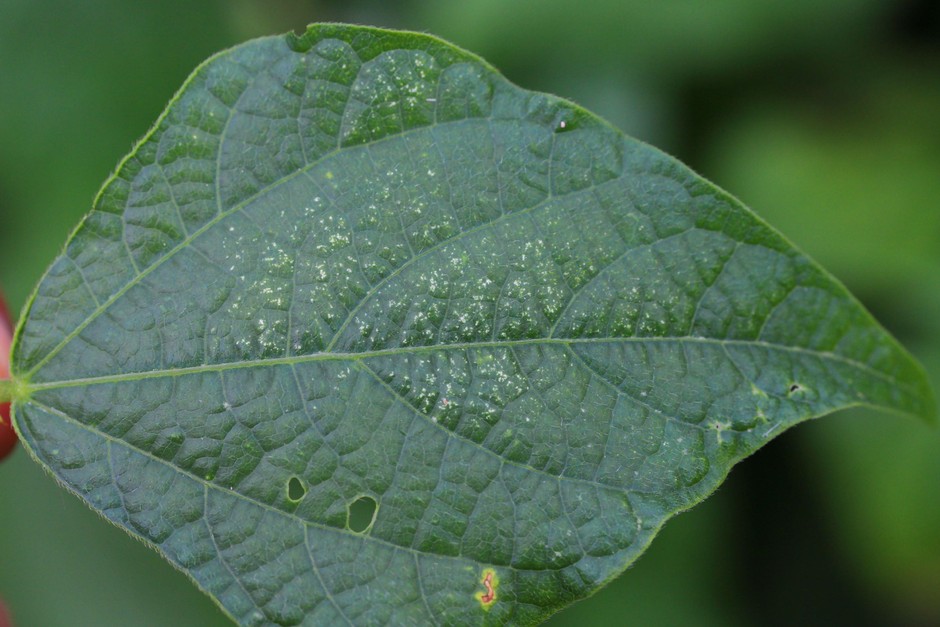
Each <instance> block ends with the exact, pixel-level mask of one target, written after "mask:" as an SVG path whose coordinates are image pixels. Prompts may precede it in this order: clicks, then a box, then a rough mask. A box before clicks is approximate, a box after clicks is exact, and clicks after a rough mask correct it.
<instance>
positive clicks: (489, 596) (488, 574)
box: [476, 569, 499, 609]
mask: <svg viewBox="0 0 940 627" xmlns="http://www.w3.org/2000/svg"><path fill="white" fill-rule="evenodd" d="M480 584H481V585H482V586H483V587H484V588H486V592H477V594H476V598H477V600H478V601H479V602H480V603H482V604H483V607H484V609H489V608H490V606H491V605H493V602H494V601H496V587H497V586H498V585H499V580H498V579H497V578H496V572H495V571H493V570H491V569H486V570H484V571H483V579H482V580H481V581H480Z"/></svg>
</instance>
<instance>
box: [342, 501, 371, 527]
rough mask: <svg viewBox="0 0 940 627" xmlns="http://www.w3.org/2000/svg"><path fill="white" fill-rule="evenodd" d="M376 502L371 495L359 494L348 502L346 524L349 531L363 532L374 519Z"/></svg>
mask: <svg viewBox="0 0 940 627" xmlns="http://www.w3.org/2000/svg"><path fill="white" fill-rule="evenodd" d="M377 509H378V503H376V502H375V499H374V498H372V497H371V496H360V497H359V498H357V499H356V500H355V501H353V502H352V503H350V504H349V508H348V515H347V519H346V526H347V527H349V530H350V531H355V532H356V533H363V532H365V531H366V530H367V529H368V528H369V527H371V526H372V523H373V522H374V521H375V511H376V510H377Z"/></svg>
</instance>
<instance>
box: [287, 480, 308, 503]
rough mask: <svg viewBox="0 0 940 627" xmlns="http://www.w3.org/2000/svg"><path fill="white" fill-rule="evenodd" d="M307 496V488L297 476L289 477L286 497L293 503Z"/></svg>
mask: <svg viewBox="0 0 940 627" xmlns="http://www.w3.org/2000/svg"><path fill="white" fill-rule="evenodd" d="M305 496H307V488H306V487H304V484H303V483H302V482H301V481H300V479H298V478H297V477H291V478H290V479H289V480H288V482H287V498H289V499H290V500H291V501H293V502H294V503H296V502H298V501H300V500H301V499H303V498H304V497H305Z"/></svg>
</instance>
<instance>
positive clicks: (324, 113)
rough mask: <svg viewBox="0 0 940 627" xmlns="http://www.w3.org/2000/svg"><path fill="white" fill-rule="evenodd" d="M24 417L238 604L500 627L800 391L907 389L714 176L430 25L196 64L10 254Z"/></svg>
mask: <svg viewBox="0 0 940 627" xmlns="http://www.w3.org/2000/svg"><path fill="white" fill-rule="evenodd" d="M14 370H15V373H16V375H17V376H18V377H21V378H24V377H25V378H28V381H29V387H30V398H29V399H28V400H26V401H23V402H19V403H18V404H17V406H16V419H17V421H18V424H19V426H20V429H21V430H22V432H23V435H24V440H25V444H26V445H27V446H28V447H29V448H30V449H31V450H32V451H33V452H34V454H35V455H36V456H37V457H38V458H39V459H40V461H42V463H44V464H45V465H47V466H48V467H49V468H50V470H51V471H52V472H53V473H54V474H55V475H56V476H57V477H59V478H60V479H61V480H62V481H63V482H64V483H65V485H66V486H68V487H69V488H70V489H71V490H73V491H74V492H76V493H77V494H79V495H80V496H81V497H82V498H83V499H85V500H86V501H87V502H88V503H89V504H90V505H91V506H92V507H94V508H95V509H97V510H99V511H101V512H102V513H103V514H104V515H105V516H106V517H108V518H109V519H110V520H112V521H114V522H115V523H117V524H118V525H120V526H122V527H124V528H126V529H128V530H129V531H130V532H131V533H133V534H134V535H136V536H138V537H140V538H142V539H144V540H145V541H147V542H149V543H151V544H152V545H153V546H154V547H155V548H157V549H158V550H159V551H160V552H161V553H162V554H163V555H165V556H166V557H167V559H169V560H170V561H172V562H173V563H175V564H176V565H178V566H179V567H180V568H181V569H182V570H184V571H185V572H187V573H188V574H189V575H190V576H191V577H192V578H193V579H194V580H195V582H196V583H197V584H198V585H199V586H200V587H201V588H203V589H204V590H205V591H206V592H207V593H209V594H210V595H212V596H213V597H214V598H215V599H217V600H218V602H219V603H220V605H221V606H222V607H223V608H224V609H225V610H226V611H227V612H228V613H229V614H230V615H231V616H232V617H233V618H234V619H235V620H237V621H238V622H240V623H243V624H249V625H255V624H271V623H274V624H281V625H295V624H301V623H304V624H342V623H349V624H357V625H360V624H363V625H365V624H407V625H414V624H504V623H520V624H527V623H533V622H537V621H539V620H540V619H543V618H544V617H546V616H547V615H549V614H550V613H552V612H554V611H556V610H557V609H558V608H560V607H562V606H564V605H566V604H568V603H570V602H572V601H574V600H576V599H578V598H581V597H584V596H586V595H588V594H590V593H591V592H592V591H594V590H595V589H596V588H598V587H599V586H601V585H603V583H604V582H606V581H607V580H608V579H610V578H611V577H613V576H614V575H616V574H617V573H619V572H620V571H622V570H623V569H624V568H626V567H627V566H628V565H629V564H630V563H631V562H632V561H633V560H634V559H635V558H636V557H637V556H638V555H639V554H640V553H641V552H642V551H643V549H644V548H645V547H646V546H647V544H648V543H649V541H650V540H651V538H652V536H653V535H654V534H655V533H656V531H657V530H658V529H659V527H660V526H661V525H662V524H663V522H664V521H665V520H666V519H667V518H668V517H669V516H671V515H673V514H674V513H676V512H677V511H681V510H683V509H686V508H688V507H690V506H691V505H693V504H695V503H696V502H698V501H700V500H701V499H702V498H704V497H705V496H706V495H707V494H709V493H710V492H711V491H712V490H714V489H715V487H716V486H717V485H718V484H719V483H720V481H721V480H722V479H723V477H724V476H725V475H726V474H727V472H728V471H729V469H730V467H731V466H732V465H733V464H734V462H736V461H737V460H739V459H741V458H742V457H744V456H746V455H748V454H749V453H751V452H753V451H754V450H755V449H756V448H758V447H759V446H760V445H762V444H763V443H764V442H766V441H767V440H769V439H770V438H772V437H774V436H775V435H777V434H779V433H780V432H782V431H783V430H784V429H786V428H788V427H789V426H791V425H793V424H795V423H796V422H799V421H801V420H804V419H807V418H810V417H814V416H818V415H820V414H823V413H826V412H829V411H832V410H834V409H837V408H840V407H845V406H849V405H854V404H868V405H876V406H883V407H886V408H890V409H895V410H898V411H902V412H908V413H914V414H922V415H930V414H931V412H932V405H931V402H932V401H931V399H930V393H929V390H928V388H927V384H926V383H925V380H924V377H923V375H922V373H921V371H920V369H919V367H918V366H917V365H916V363H914V362H913V360H911V359H910V357H909V356H908V355H907V354H906V353H905V352H904V351H903V349H901V348H900V347H899V346H898V345H897V344H896V343H895V342H894V340H893V339H891V338H890V336H888V335H887V334H886V333H885V332H884V331H883V330H882V329H881V328H880V327H878V326H877V324H876V323H875V322H874V321H873V320H872V319H871V317H870V316H869V315H868V314H867V313H866V312H865V311H864V310H863V309H862V308H861V307H860V306H859V305H858V304H857V303H856V302H855V301H854V300H853V299H852V298H851V296H849V295H848V294H847V293H846V291H845V290H844V288H842V287H841V286H840V285H839V284H838V283H836V282H835V281H834V280H833V279H831V278H830V277H829V276H828V275H826V274H825V273H824V272H823V271H822V270H821V269H819V268H818V267H817V266H816V265H814V264H813V263H812V262H811V261H809V260H808V259H806V258H805V257H803V256H801V255H800V254H799V253H798V252H797V251H795V250H793V249H792V247H790V246H789V244H788V243H787V242H786V241H785V240H783V239H782V238H781V237H780V236H779V235H777V234H776V233H775V232H773V231H772V230H771V229H769V228H768V227H767V226H766V225H765V224H763V223H762V222H761V221H760V220H759V219H758V218H756V217H755V216H754V215H753V214H752V213H750V212H749V211H748V210H747V209H745V208H744V207H742V206H741V205H740V204H739V203H738V202H737V201H735V200H734V199H732V198H730V197H729V196H727V195H726V194H724V193H723V192H721V191H720V190H718V189H716V188H715V187H714V186H712V185H711V184H709V183H708V182H706V181H704V180H702V179H700V178H699V177H697V176H696V175H694V174H693V173H691V172H690V171H689V170H687V169H686V168H685V167H684V166H682V165H681V164H679V163H677V162H675V161H674V160H672V159H671V158H669V157H666V156H664V155H662V154H661V153H659V152H657V151H655V150H654V149H652V148H650V147H648V146H645V145H642V144H640V143H638V142H636V141H634V140H631V139H627V138H624V137H623V136H622V135H621V134H620V133H618V132H617V131H615V130H613V129H611V128H610V127H608V126H607V125H605V124H604V123H603V122H601V121H599V120H598V119H596V118H595V117H593V116H592V115H590V114H589V113H587V112H585V111H584V110H582V109H580V108H578V107H577V106H575V105H572V104H570V103H568V102H565V101H562V100H559V99H557V98H554V97H550V96H546V95H543V94H536V93H532V92H528V91H525V90H522V89H520V88H518V87H515V86H513V85H511V84H509V83H508V82H506V81H505V80H504V79H503V78H502V77H500V76H499V75H498V74H496V73H495V72H494V71H493V70H492V69H491V68H489V67H488V66H487V65H486V64H485V63H483V62H482V61H480V60H479V59H476V58H475V57H472V56H471V55H469V54H467V53H464V52H462V51H460V50H457V49H455V48H453V47H451V46H450V45H448V44H445V43H443V42H440V41H438V40H435V39H433V38H430V37H427V36H422V35H415V34H409V33H392V32H388V31H378V30H372V29H366V28H359V27H345V26H338V25H331V26H316V27H312V28H311V29H310V30H309V31H308V32H307V34H305V35H304V36H303V37H299V38H298V37H294V36H289V37H287V38H270V39H263V40H258V41H254V42H250V43H248V44H245V45H243V46H241V47H238V48H235V49H233V50H231V51H228V52H224V53H221V54H220V55H218V56H216V57H214V58H213V59H211V60H210V61H209V62H207V63H206V64H205V65H203V66H202V67H201V68H200V69H199V70H198V71H197V72H196V73H195V74H194V75H193V76H192V77H191V79H190V80H189V81H188V83H187V84H186V85H185V87H184V89H183V90H182V91H181V92H180V93H179V94H178V95H177V97H176V98H175V99H174V100H173V102H171V104H170V106H169V108H168V109H167V111H166V113H165V115H164V116H163V117H162V118H161V119H160V120H159V121H158V123H157V125H156V127H155V128H154V130H153V131H152V132H151V134H150V135H148V136H147V137H146V138H145V140H144V141H143V142H142V143H141V144H140V145H139V146H138V147H137V148H136V149H135V151H134V152H133V153H132V154H131V155H130V156H129V157H128V158H127V159H126V160H125V162H124V163H123V164H122V165H121V166H120V167H119V169H118V170H117V172H116V174H115V176H114V177H113V178H112V179H111V180H109V181H108V182H107V183H106V185H105V187H104V189H103V190H102V192H101V194H100V196H99V198H98V199H97V201H96V203H95V207H94V210H93V211H92V213H91V214H90V215H89V216H88V217H87V218H86V220H85V221H84V222H83V223H82V225H81V226H80V227H79V229H78V230H77V231H76V233H75V235H74V236H73V238H72V239H71V240H70V242H69V244H68V246H67V248H66V250H65V252H64V254H63V255H62V256H61V257H60V258H59V259H57V260H56V261H55V263H54V264H53V266H52V267H51V269H50V271H49V273H48V274H47V275H46V277H45V278H44V280H43V282H42V283H41V284H40V286H39V288H38V291H37V293H36V295H35V299H34V301H33V303H32V307H31V309H30V311H29V316H28V321H27V323H26V325H25V327H24V328H23V329H22V330H21V332H20V336H19V338H18V341H17V345H16V349H15V363H14Z"/></svg>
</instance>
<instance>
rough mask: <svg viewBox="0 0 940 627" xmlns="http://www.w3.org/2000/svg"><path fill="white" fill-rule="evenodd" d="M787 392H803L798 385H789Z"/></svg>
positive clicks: (801, 387)
mask: <svg viewBox="0 0 940 627" xmlns="http://www.w3.org/2000/svg"><path fill="white" fill-rule="evenodd" d="M788 391H789V392H790V394H795V393H797V392H802V391H803V386H802V385H800V384H799V383H791V384H790V388H789V390H788Z"/></svg>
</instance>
